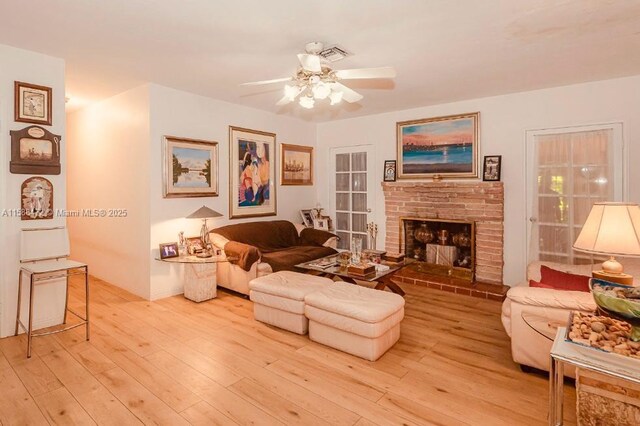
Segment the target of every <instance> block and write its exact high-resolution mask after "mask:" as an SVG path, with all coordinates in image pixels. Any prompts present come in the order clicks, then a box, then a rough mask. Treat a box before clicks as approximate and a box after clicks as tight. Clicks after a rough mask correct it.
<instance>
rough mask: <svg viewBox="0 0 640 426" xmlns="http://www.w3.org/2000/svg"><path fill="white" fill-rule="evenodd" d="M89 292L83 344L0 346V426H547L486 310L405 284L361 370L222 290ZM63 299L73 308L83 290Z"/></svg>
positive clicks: (531, 382)
mask: <svg viewBox="0 0 640 426" xmlns="http://www.w3.org/2000/svg"><path fill="white" fill-rule="evenodd" d="M91 283H92V284H91V285H92V307H94V309H93V315H92V323H93V333H92V339H91V341H89V342H87V341H85V337H84V329H83V328H76V329H74V330H70V331H66V332H64V333H60V334H56V335H52V336H47V337H40V338H36V339H35V340H34V344H33V353H34V355H33V357H32V358H31V359H30V360H27V359H26V339H25V337H24V335H22V336H19V337H11V338H6V339H2V340H0V423H1V424H3V425H4V424H47V423H51V424H65V423H68V424H72V423H73V424H92V422H95V423H97V424H127V425H129V424H136V423H137V424H139V423H148V424H151V423H153V424H181V423H182V424H187V423H189V424H202V425H205V424H206V425H216V424H220V425H227V424H240V425H246V424H254V425H264V424H266V425H283V424H331V425H339V426H351V425H358V426H371V425H385V426H386V425H465V424H473V425H475V424H480V425H485V424H486V425H492V426H493V425H496V426H499V425H507V424H508V425H512V424H518V425H521V424H522V425H543V424H545V423H546V417H547V398H548V395H547V394H548V392H547V391H548V380H547V378H546V377H544V376H539V375H532V374H525V373H523V372H522V371H521V370H520V369H519V367H518V366H517V365H516V364H515V363H513V361H512V360H511V352H510V341H509V338H508V336H507V335H506V333H505V332H504V330H503V327H502V324H501V321H500V312H501V306H500V303H498V302H494V301H490V300H481V299H477V298H472V297H467V296H462V295H456V294H452V293H447V292H443V291H438V290H433V289H429V288H426V287H419V286H411V285H405V286H404V289H405V291H406V292H407V294H406V296H405V300H406V305H405V319H404V321H403V322H402V324H401V337H400V340H399V342H398V343H397V344H396V345H395V346H394V347H393V348H391V349H390V350H389V351H388V352H387V354H385V355H384V356H383V357H382V358H381V359H380V360H378V361H377V362H369V361H366V360H363V359H360V358H356V357H353V356H351V355H348V354H345V353H343V352H340V351H337V350H335V349H332V348H329V347H326V346H322V345H319V344H317V343H314V342H311V341H310V340H309V339H308V337H307V336H300V335H297V334H294V333H290V332H288V331H284V330H280V329H278V328H276V327H272V326H269V325H266V324H262V323H260V322H257V321H255V320H254V319H253V312H252V309H253V305H252V302H251V301H249V300H247V299H246V298H240V297H237V296H235V295H232V294H230V293H228V292H224V291H219V292H218V297H217V298H216V299H213V300H210V301H206V302H202V303H193V302H191V301H189V300H187V299H185V298H184V297H182V296H173V297H169V298H166V299H162V300H158V301H153V302H151V301H146V300H143V299H141V298H140V297H138V296H135V295H132V294H130V293H127V292H126V291H124V290H122V289H119V288H117V287H114V286H112V285H110V284H108V283H106V282H104V281H102V280H99V279H96V278H92V279H91ZM70 289H71V296H70V299H69V304H70V307H71V308H73V309H75V310H76V311H82V310H83V309H84V284H83V282H82V281H81V280H78V279H72V280H71V286H70ZM72 320H73V319H70V321H72ZM575 422H576V418H575V388H574V387H573V386H570V385H567V386H566V387H565V424H567V425H573V424H575Z"/></svg>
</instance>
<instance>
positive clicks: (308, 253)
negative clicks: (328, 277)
mask: <svg viewBox="0 0 640 426" xmlns="http://www.w3.org/2000/svg"><path fill="white" fill-rule="evenodd" d="M336 253H337V252H336V251H335V250H334V249H332V248H331V247H317V246H295V247H288V248H285V249H280V250H274V251H270V252H266V253H265V252H262V261H263V262H266V263H268V264H269V265H271V269H273V271H274V272H278V271H292V270H295V266H296V265H297V264H298V263H303V262H309V261H311V260H315V259H319V258H321V257H324V256H330V255H332V254H336Z"/></svg>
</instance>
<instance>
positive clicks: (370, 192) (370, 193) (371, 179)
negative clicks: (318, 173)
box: [329, 144, 379, 241]
mask: <svg viewBox="0 0 640 426" xmlns="http://www.w3.org/2000/svg"><path fill="white" fill-rule="evenodd" d="M354 152H366V153H367V212H366V213H367V223H369V222H371V221H374V222H375V220H374V217H375V206H376V191H375V188H374V186H375V183H376V176H377V174H376V170H375V164H376V157H375V152H376V151H375V147H374V146H373V145H372V144H358V145H348V146H338V147H333V148H330V149H329V171H330V173H331V178H330V179H329V188H330V190H329V194H330V195H329V198H330V199H329V214H330V216H331V217H333V220H334V221H335V222H334V223H335V225H334V230H337V227H338V219H337V216H336V197H335V194H336V189H335V188H336V162H335V156H336V154H351V153H354ZM349 203H350V205H351V200H350V201H349ZM350 220H351V219H350ZM350 232H351V231H350ZM377 241H379V239H378V240H377Z"/></svg>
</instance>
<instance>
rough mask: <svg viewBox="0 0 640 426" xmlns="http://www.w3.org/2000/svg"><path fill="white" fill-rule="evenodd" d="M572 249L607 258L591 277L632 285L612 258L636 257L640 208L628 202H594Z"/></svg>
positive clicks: (639, 244) (639, 252)
mask: <svg viewBox="0 0 640 426" xmlns="http://www.w3.org/2000/svg"><path fill="white" fill-rule="evenodd" d="M573 248H574V249H575V250H578V251H583V252H586V253H594V254H603V255H606V256H610V257H609V260H607V261H605V262H604V263H603V264H602V270H601V271H593V277H594V278H600V279H603V280H606V281H611V282H616V283H619V284H626V285H632V284H633V277H632V276H631V275H627V274H625V273H624V269H623V267H622V265H621V264H620V262H618V261H617V260H616V259H615V256H628V257H640V206H638V205H637V204H630V203H595V204H594V205H593V207H592V208H591V212H589V216H588V217H587V221H586V222H585V223H584V226H583V227H582V230H581V231H580V235H578V238H577V239H576V242H575V243H574V244H573Z"/></svg>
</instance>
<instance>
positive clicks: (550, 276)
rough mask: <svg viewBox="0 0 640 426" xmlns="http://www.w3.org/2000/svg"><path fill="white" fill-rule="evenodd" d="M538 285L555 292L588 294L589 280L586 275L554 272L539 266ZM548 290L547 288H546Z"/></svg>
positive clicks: (546, 267)
mask: <svg viewBox="0 0 640 426" xmlns="http://www.w3.org/2000/svg"><path fill="white" fill-rule="evenodd" d="M540 276H541V278H540V284H543V285H545V286H550V288H554V289H556V290H569V291H585V292H589V278H590V277H588V276H586V275H576V274H570V273H568V272H562V271H556V270H555V269H551V268H549V267H548V266H544V265H542V266H540ZM546 288H549V287H546Z"/></svg>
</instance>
